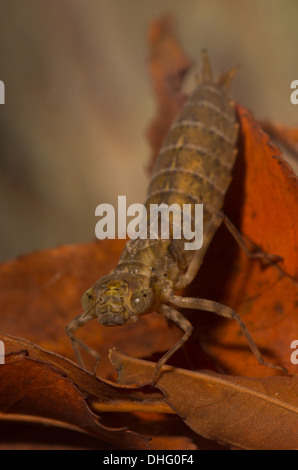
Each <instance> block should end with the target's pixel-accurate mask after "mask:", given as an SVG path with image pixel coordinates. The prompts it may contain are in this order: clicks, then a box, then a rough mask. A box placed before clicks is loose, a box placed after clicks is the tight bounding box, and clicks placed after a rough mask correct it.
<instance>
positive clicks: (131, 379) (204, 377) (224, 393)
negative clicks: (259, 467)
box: [110, 349, 298, 450]
mask: <svg viewBox="0 0 298 470" xmlns="http://www.w3.org/2000/svg"><path fill="white" fill-rule="evenodd" d="M110 357H111V361H112V363H113V364H114V365H115V366H116V367H117V371H118V380H119V382H120V383H122V384H131V383H136V384H138V385H139V386H141V385H144V384H147V383H150V382H151V381H152V380H153V378H154V374H155V364H154V363H152V362H148V361H142V360H140V359H133V358H131V357H128V356H127V355H125V354H123V353H121V352H120V351H118V350H116V349H113V350H111V352H110ZM157 387H158V388H159V389H160V390H161V391H162V392H163V393H164V396H165V401H166V402H167V403H168V404H169V405H170V406H171V408H173V410H175V411H176V413H177V414H178V415H179V416H181V417H182V418H183V419H184V421H185V423H186V424H187V425H188V426H190V427H191V428H192V429H193V430H194V431H196V432H197V433H198V434H200V435H202V436H205V437H207V438H208V439H214V440H216V441H219V442H220V443H224V444H229V445H230V446H233V447H238V448H241V449H251V450H252V449H253V450H261V449H263V450H265V449H266V450H279V449H281V450H287V449H298V433H297V429H298V392H297V390H298V376H293V377H275V376H272V377H266V378H259V379H254V378H248V377H233V376H227V375H220V374H215V373H209V372H207V373H201V372H191V371H188V370H184V369H177V368H176V369H175V368H173V367H170V366H164V367H163V368H162V374H161V376H160V379H159V380H158V383H157Z"/></svg>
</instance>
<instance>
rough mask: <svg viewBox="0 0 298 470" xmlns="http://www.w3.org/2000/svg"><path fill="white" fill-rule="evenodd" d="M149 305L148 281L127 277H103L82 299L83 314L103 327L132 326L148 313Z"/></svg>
mask: <svg viewBox="0 0 298 470" xmlns="http://www.w3.org/2000/svg"><path fill="white" fill-rule="evenodd" d="M152 302H153V292H152V290H151V288H150V287H149V281H148V278H147V277H145V276H142V275H137V274H130V273H125V274H122V275H120V276H115V274H110V275H108V276H105V277H103V278H101V279H100V280H99V281H97V282H96V283H95V284H94V286H93V287H91V288H90V289H88V290H87V291H86V292H85V293H84V294H83V297H82V306H83V308H84V310H85V312H86V313H89V314H91V315H92V316H94V317H95V316H96V317H97V318H98V321H99V323H101V324H103V325H106V326H117V325H123V324H125V323H132V322H135V321H136V320H137V318H138V315H142V314H144V313H146V312H148V310H149V309H150V307H151V305H152Z"/></svg>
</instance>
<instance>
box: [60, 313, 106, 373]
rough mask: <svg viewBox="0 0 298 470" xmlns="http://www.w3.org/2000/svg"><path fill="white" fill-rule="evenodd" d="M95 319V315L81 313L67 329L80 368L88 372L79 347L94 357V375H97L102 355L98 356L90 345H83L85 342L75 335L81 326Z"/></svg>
mask: <svg viewBox="0 0 298 470" xmlns="http://www.w3.org/2000/svg"><path fill="white" fill-rule="evenodd" d="M94 318H95V317H94V315H91V314H90V313H81V315H78V316H77V317H76V318H74V319H73V320H72V321H71V322H69V324H68V325H67V326H66V328H65V330H66V334H67V335H68V337H69V339H70V341H71V344H72V347H73V350H74V353H75V356H76V358H77V362H78V364H79V366H80V367H82V369H85V370H86V367H85V364H84V361H83V358H82V354H81V351H80V349H79V347H81V348H82V349H84V351H86V352H87V353H88V354H90V356H92V357H94V359H95V361H96V362H95V365H94V369H93V375H95V374H96V370H97V367H98V364H99V361H100V354H98V352H96V351H95V350H94V349H92V348H90V346H88V344H85V343H83V341H81V340H80V339H79V338H77V337H76V336H75V335H74V333H75V332H76V331H77V330H78V329H79V328H80V327H81V326H83V325H85V324H86V323H88V322H89V321H90V320H93V319H94Z"/></svg>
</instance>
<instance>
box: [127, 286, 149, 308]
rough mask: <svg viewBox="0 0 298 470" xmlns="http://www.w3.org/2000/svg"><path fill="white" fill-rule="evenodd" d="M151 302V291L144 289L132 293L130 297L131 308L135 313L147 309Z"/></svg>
mask: <svg viewBox="0 0 298 470" xmlns="http://www.w3.org/2000/svg"><path fill="white" fill-rule="evenodd" d="M151 303H152V293H151V292H150V291H147V290H144V291H142V292H138V293H136V294H134V295H133V296H132V297H131V299H130V304H131V308H132V310H133V311H134V312H136V313H142V312H145V310H147V309H148V308H149V307H150V305H151Z"/></svg>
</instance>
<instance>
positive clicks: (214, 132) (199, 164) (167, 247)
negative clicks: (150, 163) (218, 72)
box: [117, 77, 238, 289]
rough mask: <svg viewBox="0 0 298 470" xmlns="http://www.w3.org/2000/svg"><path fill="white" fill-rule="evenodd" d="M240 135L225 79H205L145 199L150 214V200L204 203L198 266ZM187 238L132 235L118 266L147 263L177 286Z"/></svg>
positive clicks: (168, 142)
mask: <svg viewBox="0 0 298 470" xmlns="http://www.w3.org/2000/svg"><path fill="white" fill-rule="evenodd" d="M207 79H208V77H207ZM237 134H238V123H236V115H235V108H234V106H233V103H232V102H231V99H230V98H229V96H228V93H227V90H226V89H225V88H224V87H223V86H221V85H220V84H217V83H213V82H210V81H206V82H204V81H203V82H202V83H200V84H199V85H198V87H197V88H196V90H195V91H194V92H193V93H192V94H191V95H190V96H189V98H188V100H187V102H186V103H185V105H184V106H183V108H182V110H181V112H180V113H179V115H178V117H177V119H176V121H175V122H174V124H173V125H172V127H171V129H170V131H169V133H168V135H167V137H166V139H165V141H164V143H163V145H162V147H161V149H160V152H159V155H158V157H157V161H156V163H155V166H154V169H153V176H152V180H151V183H150V185H149V189H148V197H147V201H146V208H147V213H148V214H149V208H150V204H161V203H165V204H167V205H171V204H173V203H176V204H179V205H180V206H181V209H182V206H183V204H192V205H194V204H199V203H202V204H203V205H204V236H203V239H204V245H203V248H202V249H201V250H200V251H199V253H198V266H197V269H199V266H200V264H201V263H202V261H203V257H204V254H205V252H206V250H207V248H208V246H209V243H210V241H211V240H212V238H213V235H214V233H215V231H216V230H217V228H218V224H219V222H220V221H219V219H218V217H216V215H215V214H216V213H218V212H219V211H220V210H221V208H222V206H223V202H224V196H225V194H226V191H227V189H228V186H229V184H230V182H231V171H232V168H233V165H234V162H235V158H236V154H237V150H236V142H237ZM184 242H185V240H184V239H181V240H173V239H172V240H169V241H166V240H158V241H156V240H148V241H147V240H131V241H129V242H128V244H127V247H126V249H125V250H124V253H123V255H122V257H121V260H120V266H119V268H121V262H128V261H131V262H134V261H138V262H141V263H144V264H146V265H147V266H150V267H151V268H153V269H154V270H155V271H156V273H157V274H158V276H167V277H168V278H169V279H170V280H171V281H173V287H174V289H175V288H176V283H177V282H178V285H179V276H180V275H181V274H182V275H183V274H184V272H185V270H186V269H187V267H188V266H189V263H190V262H191V260H192V258H193V256H194V253H193V252H189V251H185V250H184ZM146 251H147V252H146ZM173 263H175V264H176V269H174V267H173ZM117 269H118V268H117ZM173 272H175V273H176V274H177V276H176V278H175V277H173ZM194 274H195V273H194ZM180 277H181V276H180Z"/></svg>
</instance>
